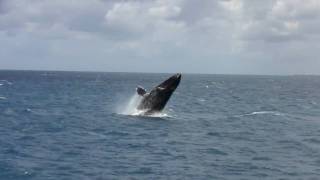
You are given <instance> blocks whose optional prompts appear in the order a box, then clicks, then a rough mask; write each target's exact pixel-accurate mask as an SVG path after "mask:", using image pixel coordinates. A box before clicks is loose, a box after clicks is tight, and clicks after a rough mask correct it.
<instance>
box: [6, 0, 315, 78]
mask: <svg viewBox="0 0 320 180" xmlns="http://www.w3.org/2000/svg"><path fill="white" fill-rule="evenodd" d="M319 22H320V1H319V0H305V1H301V0H290V1H287V0H266V1H249V0H215V1H212V0H203V1H192V0H151V1H146V0H140V1H138V0H135V1H115V0H91V1H87V0H70V1H64V0H55V1H51V0H26V1H21V0H0V45H1V48H0V68H1V69H36V70H41V69H50V70H88V71H134V72H192V73H226V74H229V73H231V74H320V59H319V58H318V52H317V51H319V49H320V43H319V40H320V33H319V32H320V24H319Z"/></svg>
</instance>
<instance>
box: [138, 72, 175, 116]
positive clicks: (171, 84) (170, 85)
mask: <svg viewBox="0 0 320 180" xmlns="http://www.w3.org/2000/svg"><path fill="white" fill-rule="evenodd" d="M180 81H181V74H180V73H177V74H175V75H173V76H171V77H170V78H168V79H167V80H165V81H163V82H162V83H161V84H159V85H158V86H156V87H154V88H153V89H152V90H151V91H150V93H148V94H147V95H146V96H145V97H144V98H143V100H142V101H141V103H140V105H139V107H138V109H148V111H150V112H156V111H161V110H162V109H163V108H164V107H165V105H166V104H167V102H168V100H169V99H170V97H171V95H172V93H173V92H174V91H175V90H176V89H177V87H178V85H179V84H180Z"/></svg>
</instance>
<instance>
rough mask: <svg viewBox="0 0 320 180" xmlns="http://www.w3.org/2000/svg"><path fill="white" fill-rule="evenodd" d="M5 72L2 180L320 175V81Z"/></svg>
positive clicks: (0, 96) (0, 115)
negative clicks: (134, 111)
mask: <svg viewBox="0 0 320 180" xmlns="http://www.w3.org/2000/svg"><path fill="white" fill-rule="evenodd" d="M169 76H170V75H169V74H130V73H85V72H30V71H29V72H27V71H0V123H1V124H0V179H5V180H10V179H32V180H43V179H52V180H56V179H68V180H69V179H76V180H79V179H319V177H320V77H319V76H235V75H228V76H227V75H183V79H182V81H181V84H180V86H179V87H178V89H177V91H176V92H175V94H174V95H173V96H172V98H171V100H170V101H169V103H168V105H167V107H166V109H165V112H164V113H165V114H167V116H159V117H146V116H145V117H142V116H129V115H123V114H121V113H119V110H120V111H121V108H125V107H124V106H126V104H127V103H128V102H129V100H130V98H131V97H132V95H133V94H134V91H135V87H136V85H143V86H144V87H146V88H147V89H150V88H151V87H152V86H153V85H157V84H158V83H160V82H161V81H162V80H164V79H166V78H167V77H169Z"/></svg>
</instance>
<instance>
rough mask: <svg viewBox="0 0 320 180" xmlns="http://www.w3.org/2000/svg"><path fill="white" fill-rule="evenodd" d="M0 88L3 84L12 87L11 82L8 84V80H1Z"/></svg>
mask: <svg viewBox="0 0 320 180" xmlns="http://www.w3.org/2000/svg"><path fill="white" fill-rule="evenodd" d="M0 82H1V83H0V86H2V85H4V84H8V85H12V84H13V83H12V82H10V81H8V80H5V79H2V80H0Z"/></svg>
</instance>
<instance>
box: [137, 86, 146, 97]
mask: <svg viewBox="0 0 320 180" xmlns="http://www.w3.org/2000/svg"><path fill="white" fill-rule="evenodd" d="M137 93H138V94H139V95H140V96H143V95H145V94H146V93H147V91H146V90H145V89H144V88H143V87H141V86H138V87H137Z"/></svg>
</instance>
